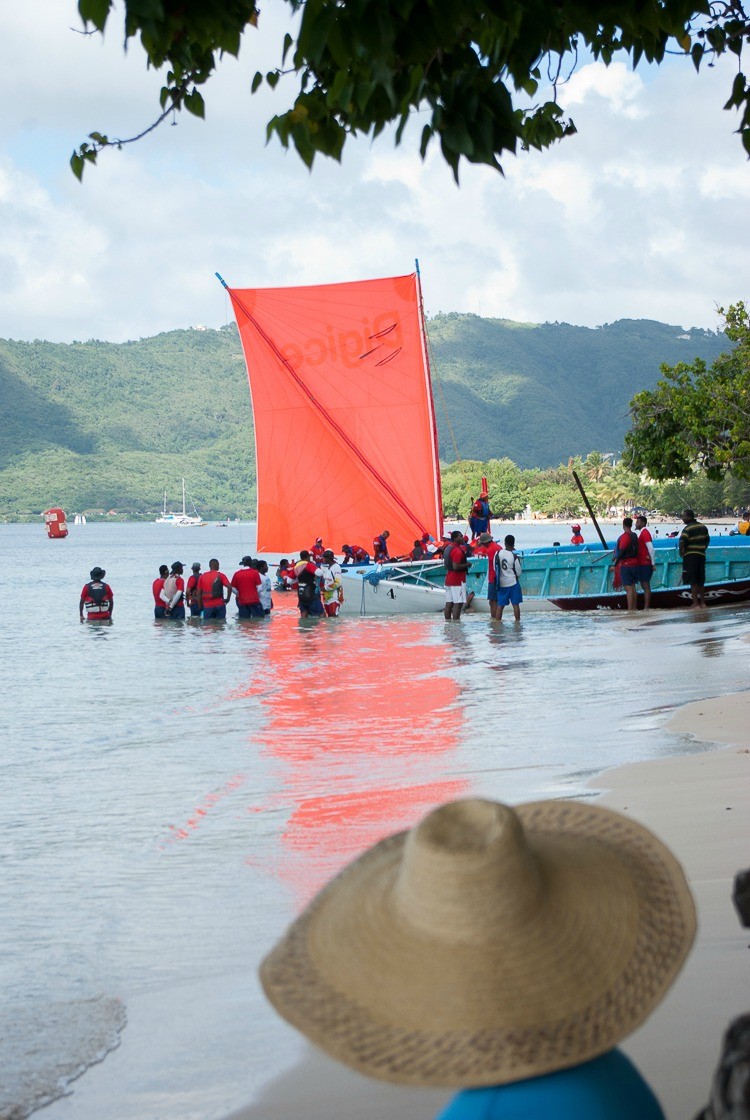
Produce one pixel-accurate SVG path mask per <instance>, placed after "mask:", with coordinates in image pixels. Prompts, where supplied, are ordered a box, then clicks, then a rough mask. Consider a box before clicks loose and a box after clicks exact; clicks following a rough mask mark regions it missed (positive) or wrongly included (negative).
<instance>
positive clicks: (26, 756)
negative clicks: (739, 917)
mask: <svg viewBox="0 0 750 1120" xmlns="http://www.w3.org/2000/svg"><path fill="white" fill-rule="evenodd" d="M565 531H566V530H565V528H563V529H560V528H558V529H557V531H555V529H554V528H549V527H547V526H533V527H531V528H522V527H519V528H518V529H517V531H516V532H517V537H518V544H519V546H523V545H524V544H525V545H526V546H527V547H531V546H533V545H540V544H546V543H551V542H552V540H553V539H560V533H561V532H562V533H563V539H565V537H564V534H565ZM0 543H2V547H3V555H4V564H3V571H2V575H1V576H0V579H1V580H2V581H3V583H4V584H5V588H4V591H5V595H4V598H5V602H6V604H7V603H11V602H12V603H14V604H16V606H15V607H14V609H13V610H12V612H7V613H6V616H5V622H4V626H3V631H4V636H3V652H4V656H3V659H2V673H3V678H4V680H3V685H4V687H3V701H2V706H3V714H4V717H5V718H4V722H5V725H6V728H7V735H6V740H5V749H4V751H3V754H2V757H1V758H0V769H1V773H2V779H1V784H0V797H1V798H2V806H1V812H2V830H0V863H1V865H2V875H1V877H0V914H2V922H1V923H0V981H1V982H2V991H3V994H4V1006H3V1008H2V1012H0V1117H23V1116H25V1115H28V1113H29V1112H31V1111H33V1109H34V1108H37V1107H39V1106H41V1105H42V1104H44V1103H46V1102H48V1101H50V1100H54V1099H55V1098H56V1097H60V1096H61V1095H62V1094H64V1093H70V1091H71V1090H73V1095H72V1096H67V1097H66V1098H65V1099H63V1100H58V1101H57V1103H56V1104H54V1105H52V1106H51V1107H50V1108H49V1109H48V1111H47V1112H46V1113H45V1116H46V1117H48V1120H57V1118H58V1117H59V1118H62V1117H68V1118H71V1117H72V1118H75V1120H77V1118H78V1117H86V1120H88V1117H89V1116H91V1117H94V1116H97V1110H96V1107H95V1104H92V1105H90V1106H87V1105H86V1100H87V1093H89V1092H91V1090H90V1089H89V1085H95V1084H96V1076H97V1072H98V1071H97V1070H96V1068H92V1069H88V1067H90V1066H92V1063H95V1062H98V1061H100V1060H101V1059H102V1058H104V1057H105V1055H106V1054H107V1053H108V1051H110V1050H112V1049H113V1048H114V1047H116V1046H117V1043H118V1039H121V1040H122V1042H123V1045H122V1046H121V1048H120V1050H117V1051H115V1052H114V1053H112V1054H110V1055H109V1057H107V1059H106V1062H105V1065H108V1068H109V1069H110V1070H112V1071H115V1072H116V1071H117V1069H118V1068H119V1067H118V1063H124V1062H125V1057H124V1054H125V1051H126V1049H127V1047H126V1043H127V1041H128V1037H129V1036H130V1035H131V1032H132V1037H133V1038H135V1037H136V1035H137V1036H138V1037H144V1038H147V1039H148V1046H144V1047H143V1048H142V1049H143V1050H144V1051H145V1050H148V1053H143V1054H141V1055H140V1056H139V1055H138V1053H137V1048H135V1044H134V1051H133V1053H134V1054H135V1057H134V1058H132V1059H129V1060H134V1061H137V1062H139V1063H140V1068H141V1070H144V1069H145V1070H146V1074H145V1075H144V1076H145V1077H146V1079H147V1080H148V1079H149V1078H150V1079H151V1081H152V1082H153V1092H154V1093H155V1094H156V1096H157V1097H158V1101H159V1106H158V1111H157V1110H156V1109H155V1108H152V1110H151V1111H148V1110H146V1111H144V1110H143V1108H144V1107H145V1106H141V1107H140V1108H139V1106H137V1105H135V1104H134V1103H133V1102H132V1100H131V1099H130V1098H129V1097H127V1096H126V1095H123V1098H122V1100H121V1101H119V1100H117V1099H114V1100H113V1099H109V1100H108V1103H107V1109H106V1117H107V1118H109V1117H111V1118H112V1120H126V1118H127V1120H130V1118H132V1120H138V1118H141V1120H142V1118H144V1117H146V1116H149V1117H150V1116H152V1115H153V1116H157V1115H158V1116H159V1117H161V1118H162V1120H171V1118H173V1117H174V1118H175V1120H176V1118H177V1117H179V1118H180V1120H187V1118H188V1117H191V1116H195V1117H196V1118H201V1120H206V1118H207V1117H212V1116H222V1115H226V1113H227V1112H229V1111H231V1109H232V1108H235V1107H238V1106H239V1105H241V1104H243V1103H246V1102H249V1101H251V1100H253V1099H254V1097H256V1096H257V1095H258V1094H261V1093H262V1092H263V1090H264V1087H265V1086H266V1085H267V1084H268V1082H269V1081H270V1080H272V1079H273V1078H277V1077H278V1076H279V1075H280V1074H281V1072H282V1071H283V1070H284V1069H286V1068H288V1067H289V1066H291V1065H293V1063H294V1061H295V1060H296V1059H297V1057H298V1055H299V1046H300V1044H299V1043H298V1042H297V1040H296V1038H295V1037H294V1036H293V1035H292V1032H290V1031H289V1030H287V1028H286V1027H284V1026H283V1024H281V1023H280V1021H279V1022H277V1021H276V1019H275V1017H274V1015H273V1013H272V1012H271V1011H270V1009H268V1008H267V1007H266V1005H265V1003H264V1002H263V1000H262V998H261V997H260V996H259V994H258V991H257V985H256V982H255V968H256V966H257V963H258V961H259V959H260V957H261V956H262V955H263V953H264V952H265V951H266V950H267V949H268V947H269V946H270V945H271V944H272V942H273V941H274V940H275V938H276V937H277V936H278V935H279V933H280V931H281V930H282V929H283V927H284V925H285V924H286V923H287V922H288V921H289V920H290V919H291V917H292V916H293V914H294V913H295V912H296V910H297V909H298V908H299V906H300V905H301V904H303V903H304V901H305V900H306V899H307V898H308V897H309V896H310V894H311V893H312V892H314V891H315V890H316V889H317V888H318V887H319V886H320V885H321V883H322V882H323V881H325V880H326V879H327V878H328V877H329V876H330V875H331V874H332V873H333V872H334V871H335V870H336V869H337V868H338V867H340V866H341V864H342V863H344V862H345V861H346V860H347V859H348V858H350V857H351V856H352V855H353V854H355V853H356V852H358V851H360V850H361V849H362V848H364V847H366V846H367V845H369V844H371V843H372V842H373V841H375V840H376V839H378V838H379V837H381V836H383V835H385V834H387V833H390V832H392V831H394V830H397V829H400V828H403V827H406V826H408V825H410V824H412V823H413V822H414V821H415V819H417V818H418V817H419V816H420V815H421V814H422V813H423V812H424V811H426V810H427V809H428V808H429V807H431V806H433V805H434V804H435V803H437V802H439V801H442V800H446V799H449V798H453V797H457V796H464V795H471V794H480V795H485V796H488V797H493V798H498V799H505V800H507V801H510V802H516V801H521V800H528V799H533V798H545V797H558V796H571V795H575V796H580V795H586V790H585V788H584V783H585V781H586V779H587V778H588V777H589V776H591V775H592V774H594V773H596V772H598V771H600V770H602V769H604V768H606V767H611V766H614V765H617V764H619V763H622V762H627V761H631V760H637V759H644V758H656V757H661V756H664V755H667V754H670V753H677V752H684V751H686V750H690V749H691V744H690V742H689V741H686V740H685V739H684V738H683V737H681V736H678V735H675V734H672V733H668V732H666V731H665V730H664V723H665V721H666V719H667V717H668V715H669V714H670V712H671V710H672V709H673V708H674V707H675V706H676V705H678V704H682V703H684V702H686V701H688V700H691V699H696V698H699V697H702V696H708V695H716V694H720V693H725V692H732V691H738V690H740V689H744V688H746V687H747V646H746V645H745V644H744V638H745V634H746V631H747V620H748V615H747V611H746V609H742V608H736V609H732V608H726V609H723V610H721V611H716V612H714V613H708V614H695V615H693V614H691V613H690V612H688V611H679V612H675V613H672V614H659V613H658V612H656V613H654V614H652V615H650V616H649V617H647V618H646V617H640V616H639V617H637V618H628V617H627V616H624V615H620V614H619V613H617V614H614V613H612V614H609V613H600V614H595V615H581V616H577V615H575V614H567V613H562V612H560V613H559V614H549V615H548V614H540V615H534V616H528V617H527V618H526V619H525V620H524V621H523V622H522V624H521V626H520V627H517V626H515V625H514V624H513V623H512V622H507V621H506V622H505V623H503V624H491V623H490V622H489V620H488V618H487V616H484V617H473V616H471V615H469V616H468V617H467V618H466V619H465V620H463V621H462V622H461V623H459V624H445V623H444V622H443V621H442V619H441V618H440V617H434V616H431V615H430V616H423V617H419V616H414V617H411V618H398V617H396V618H393V619H380V618H373V617H368V618H365V619H359V618H346V619H338V620H333V621H319V620H308V621H305V622H301V621H300V620H299V619H298V617H297V611H296V608H295V606H294V604H293V603H290V602H288V601H286V600H285V599H284V597H283V596H278V595H277V596H276V600H277V609H276V610H275V611H274V615H273V617H272V619H271V620H269V621H266V620H263V621H257V622H256V621H249V622H243V623H241V624H240V623H238V622H236V621H235V619H234V617H231V618H230V619H229V620H228V621H227V623H226V625H221V624H218V625H217V624H201V623H197V624H196V623H184V624H180V623H171V622H165V623H156V622H154V620H153V618H152V600H151V591H150V588H151V581H152V579H153V578H154V577H155V576H156V574H157V569H158V565H159V564H160V563H168V564H170V563H171V562H172V561H173V560H177V559H179V560H182V561H184V562H185V563H186V565H187V566H188V568H189V565H190V563H191V562H192V561H193V560H196V559H199V560H200V561H201V562H202V564H203V566H204V568H205V567H207V563H208V559H209V558H210V557H211V556H214V555H215V556H217V557H218V558H219V559H220V561H221V566H222V570H224V571H226V572H227V573H228V574H229V575H230V576H231V574H232V573H233V572H234V571H235V569H236V568H237V566H238V561H239V558H240V557H241V556H242V555H243V554H244V553H245V552H252V550H253V547H254V527H253V526H249V525H229V526H227V527H226V528H222V527H219V526H209V527H207V528H204V529H179V528H176V527H172V526H157V525H88V526H84V527H80V528H75V527H71V534H70V536H69V537H68V539H67V540H64V541H48V540H47V539H46V537H45V535H44V532H43V529H42V527H41V526H9V525H4V526H0ZM95 564H99V565H101V566H102V567H104V568H106V570H107V581H108V582H110V583H111V584H112V586H113V588H114V591H115V600H116V609H115V620H114V623H113V624H112V625H111V626H106V625H104V626H92V625H80V624H79V622H78V616H77V610H78V598H79V594H80V589H81V587H82V585H83V584H84V582H86V580H87V579H88V572H89V569H90V568H91V567H93V566H94V565H95ZM19 580H22V581H23V590H21V589H20V588H18V587H17V586H16V587H12V586H11V581H12V582H13V583H15V584H17V583H18V581H19ZM230 615H231V616H233V615H234V608H233V607H232V608H230ZM212 1001H219V1002H220V1003H221V1012H220V1014H219V1015H218V1021H217V1022H214V1023H213V1027H212V1031H211V1032H210V1037H208V1038H206V1037H205V1030H204V1032H203V1036H202V1035H201V1024H200V1022H196V1024H194V1025H193V1026H191V1025H190V1014H191V1013H190V1012H189V1011H187V1010H186V1009H187V1008H193V1011H194V1012H195V1010H196V1007H197V1006H198V1004H200V1006H201V1007H202V1008H203V1009H204V1012H203V1013H204V1016H205V1017H206V1021H208V1017H210V1014H211V1013H210V1011H209V1010H206V1009H207V1008H209V1007H210V1006H211V1004H212ZM144 1009H145V1010H144ZM126 1015H127V1017H128V1020H129V1024H130V1025H129V1026H128V1027H125V1029H124V1032H123V1033H122V1034H120V1032H121V1031H122V1029H123V1025H124V1023H125V1017H126ZM170 1015H171V1019H169V1022H170V1024H171V1025H170V1026H169V1027H166V1026H165V1025H164V1024H163V1023H160V1022H159V1017H160V1016H166V1017H167V1018H169V1016H170ZM178 1021H179V1024H180V1026H179V1029H178V1028H177V1027H176V1026H175V1023H176V1022H178ZM191 1030H194V1032H195V1037H196V1038H202V1043H201V1047H200V1053H196V1052H195V1050H194V1049H193V1051H192V1053H191V1054H190V1060H189V1061H187V1060H186V1058H185V1053H184V1051H185V1049H186V1046H187V1048H188V1049H189V1042H188V1043H187V1044H186V1043H185V1040H184V1039H182V1037H181V1035H180V1031H187V1032H188V1034H189V1033H190V1031H191ZM149 1031H152V1032H153V1037H152V1036H151V1035H150V1034H149ZM138 1032H140V1034H138ZM190 1038H192V1039H193V1042H194V1041H195V1039H194V1038H193V1036H192V1035H190ZM178 1041H179V1046H178ZM149 1063H151V1065H149ZM102 1068H103V1067H102ZM87 1069H88V1072H87V1073H86V1076H85V1077H83V1078H82V1079H81V1080H79V1081H75V1082H73V1083H72V1084H71V1079H73V1078H74V1077H75V1076H76V1075H78V1074H80V1073H82V1072H83V1071H84V1070H87ZM123 1076H127V1073H126V1074H124V1075H123ZM100 1115H102V1116H103V1115H104V1114H103V1113H100Z"/></svg>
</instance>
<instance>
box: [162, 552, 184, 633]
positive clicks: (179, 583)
mask: <svg viewBox="0 0 750 1120" xmlns="http://www.w3.org/2000/svg"><path fill="white" fill-rule="evenodd" d="M184 570H185V569H184V567H183V564H182V561H180V560H175V562H174V564H173V565H172V571H171V572H170V574H169V575H168V576H167V578H166V579H165V581H164V587H163V588H162V592H161V597H162V599H163V600H164V606H165V610H166V617H167V618H172V619H174V620H175V621H181V620H182V619H184V617H185V581H184V579H183V578H182V573H183V571H184Z"/></svg>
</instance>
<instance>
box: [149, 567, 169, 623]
mask: <svg viewBox="0 0 750 1120" xmlns="http://www.w3.org/2000/svg"><path fill="white" fill-rule="evenodd" d="M168 575H169V568H168V567H167V565H166V564H160V565H159V578H158V579H155V580H154V582H153V583H152V584H151V594H152V595H153V596H154V618H164V616H165V614H166V613H167V605H166V603H165V602H164V600H163V599H162V597H161V593H162V591H163V590H164V583H165V581H166V578H167V576H168Z"/></svg>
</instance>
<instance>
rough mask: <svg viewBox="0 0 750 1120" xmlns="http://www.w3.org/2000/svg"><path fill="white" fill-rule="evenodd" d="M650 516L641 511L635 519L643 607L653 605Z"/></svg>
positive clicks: (652, 552)
mask: <svg viewBox="0 0 750 1120" xmlns="http://www.w3.org/2000/svg"><path fill="white" fill-rule="evenodd" d="M647 526H648V518H647V517H644V515H643V514H642V513H639V514H638V516H637V517H636V519H635V531H636V533H637V534H638V582H639V583H640V585H641V587H642V588H643V609H644V611H647V610H648V609H649V607H650V606H651V577H652V576H653V574H654V545H653V538H652V536H651V533H650V531H649V529H648V527H647Z"/></svg>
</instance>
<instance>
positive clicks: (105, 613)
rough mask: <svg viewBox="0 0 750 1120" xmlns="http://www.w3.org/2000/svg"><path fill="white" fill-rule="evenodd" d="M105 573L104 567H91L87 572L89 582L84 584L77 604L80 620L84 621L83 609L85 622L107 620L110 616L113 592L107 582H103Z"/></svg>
mask: <svg viewBox="0 0 750 1120" xmlns="http://www.w3.org/2000/svg"><path fill="white" fill-rule="evenodd" d="M106 574H107V573H106V572H105V571H104V568H92V569H91V571H90V572H89V575H90V577H91V582H90V583H86V584H84V586H83V590H82V591H81V599H80V602H79V604H78V616H79V618H80V620H81V622H83V621H84V611H85V612H86V621H87V622H108V621H109V620H110V619H111V618H112V613H113V611H114V609H115V594H114V591H113V590H112V588H111V587H110V586H109V584H108V583H105V582H104V577H105V576H106Z"/></svg>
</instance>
